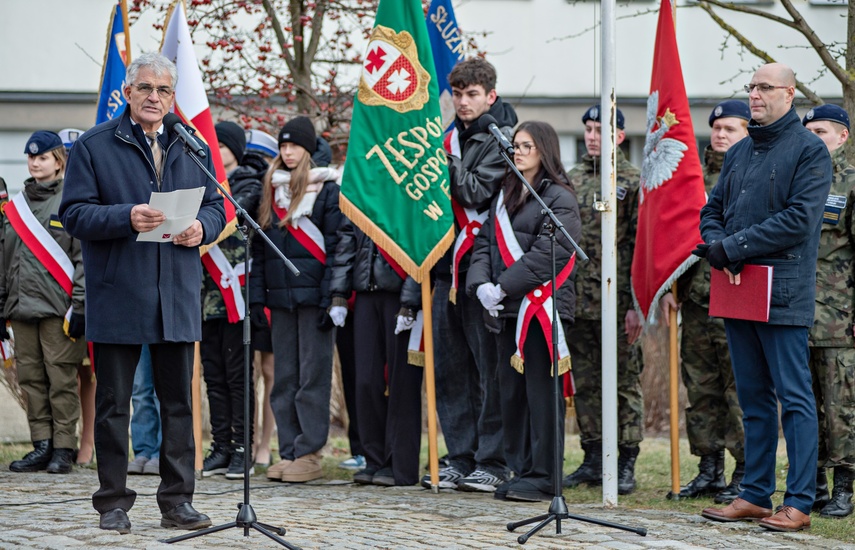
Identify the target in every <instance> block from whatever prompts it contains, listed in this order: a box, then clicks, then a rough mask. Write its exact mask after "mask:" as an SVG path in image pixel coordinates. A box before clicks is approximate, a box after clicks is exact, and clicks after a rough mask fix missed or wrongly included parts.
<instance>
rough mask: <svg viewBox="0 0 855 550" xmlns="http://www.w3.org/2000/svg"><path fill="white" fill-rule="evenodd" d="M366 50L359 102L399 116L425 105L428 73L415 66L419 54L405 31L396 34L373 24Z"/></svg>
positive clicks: (428, 80) (410, 36) (422, 68)
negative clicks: (383, 108) (380, 107)
mask: <svg viewBox="0 0 855 550" xmlns="http://www.w3.org/2000/svg"><path fill="white" fill-rule="evenodd" d="M366 51H367V53H366V55H365V61H364V62H363V63H362V78H361V79H360V81H359V100H360V101H361V102H362V103H364V104H365V105H372V106H379V105H383V106H386V107H389V108H390V109H394V110H396V111H398V112H399V113H406V112H408V111H414V110H419V109H421V108H422V107H423V106H424V104H425V103H427V101H428V98H429V95H428V83H430V74H428V72H427V71H426V70H425V69H424V67H422V65H421V64H420V63H419V52H418V49H417V48H416V43H415V41H414V40H413V36H412V35H411V34H410V33H409V32H407V31H401V32H398V33H396V32H395V31H394V30H393V29H390V28H389V27H384V26H382V25H377V26H376V27H374V30H373V31H372V32H371V40H370V41H369V43H368V49H367V50H366Z"/></svg>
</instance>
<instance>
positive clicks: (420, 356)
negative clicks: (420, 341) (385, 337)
mask: <svg viewBox="0 0 855 550" xmlns="http://www.w3.org/2000/svg"><path fill="white" fill-rule="evenodd" d="M407 363H409V364H411V365H413V366H415V367H424V366H425V352H423V351H415V350H407Z"/></svg>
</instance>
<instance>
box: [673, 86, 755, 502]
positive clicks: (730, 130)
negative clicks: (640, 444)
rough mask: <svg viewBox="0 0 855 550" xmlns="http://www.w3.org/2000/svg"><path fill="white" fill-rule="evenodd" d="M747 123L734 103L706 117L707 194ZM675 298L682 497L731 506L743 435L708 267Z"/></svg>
mask: <svg viewBox="0 0 855 550" xmlns="http://www.w3.org/2000/svg"><path fill="white" fill-rule="evenodd" d="M750 119H751V110H750V109H749V108H748V104H747V103H746V102H744V101H739V100H735V99H732V100H728V101H723V102H721V103H719V104H718V105H716V106H715V107H714V108H713V110H712V112H711V113H710V118H709V124H710V128H712V132H711V135H710V145H709V146H707V148H706V150H704V188H705V189H706V192H707V193H709V192H710V190H712V188H713V187H714V186H715V184H716V183H717V182H718V177H719V174H720V172H721V165H722V162H724V154H725V152H726V151H727V150H728V149H730V146H731V145H733V144H734V143H736V142H737V141H739V140H741V139H742V138H744V137H746V136H747V135H748V121H749V120H750ZM677 298H678V300H679V303H677V302H675V300H674V296H673V294H671V293H667V294H665V295H664V296H663V297H662V299H661V300H660V307H661V308H662V314H663V315H662V317H663V318H664V319H665V324H666V325H668V324H670V317H669V313H670V310H671V309H679V310H680V311H681V312H682V319H683V322H682V325H683V337H682V342H683V344H682V348H681V350H680V355H681V359H682V362H681V365H682V366H681V371H682V372H681V374H682V378H683V384H684V385H685V386H686V392H687V394H688V398H689V406H688V407H686V435H688V437H689V449H690V451H691V453H692V454H693V455H695V456H699V457H700V458H701V460H700V464H699V465H698V475H697V476H696V477H695V478H694V479H693V480H692V481H690V482H689V483H688V484H687V485H686V486H685V487H682V488H681V489H680V498H696V497H700V496H705V495H715V501H716V502H718V503H720V504H723V503H730V502H732V501H733V500H734V499H735V498H736V497H738V496H739V484H740V482H741V481H742V476H743V474H744V473H745V432H744V431H743V429H742V409H741V408H740V407H739V399H738V398H737V396H736V382H735V380H734V378H733V368H732V367H731V364H730V352H729V351H728V348H727V337H726V336H725V333H724V320H723V319H721V318H713V317H710V316H709V305H710V266H709V263H708V262H697V263H696V264H694V265H693V266H692V267H691V268H690V269H689V270H688V271H687V272H686V273H684V274H683V276H682V277H680V279H679V281H678V282H677ZM725 448H726V449H727V450H729V451H730V454H731V455H733V458H735V459H736V468H735V469H734V471H733V476H732V477H731V481H730V484H727V480H726V479H725V476H724V450H725ZM668 496H669V498H670V497H671V495H670V494H669V495H668Z"/></svg>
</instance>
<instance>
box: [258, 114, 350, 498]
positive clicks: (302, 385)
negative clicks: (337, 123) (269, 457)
mask: <svg viewBox="0 0 855 550" xmlns="http://www.w3.org/2000/svg"><path fill="white" fill-rule="evenodd" d="M320 144H322V145H323V147H319V145H320ZM330 156H331V155H330V151H329V147H328V146H327V145H326V142H322V140H319V139H318V138H317V136H316V134H315V129H314V126H313V125H312V122H311V121H310V120H309V119H308V118H306V117H297V118H295V119H293V120H291V121H289V122H288V123H287V124H286V125H285V126H284V127H283V128H282V130H281V131H280V132H279V154H278V155H277V156H276V158H274V159H273V161H272V162H271V164H270V169H269V170H268V171H267V174H266V175H265V177H264V186H263V188H262V191H261V193H262V195H261V204H260V206H259V214H258V224H259V225H260V226H261V228H262V230H263V231H264V232H265V233H266V234H267V236H268V237H270V239H271V241H273V243H274V245H276V246H277V247H278V248H279V250H281V251H282V252H283V253H284V254H285V256H286V257H288V259H289V260H291V261H292V262H293V263H294V265H295V266H296V267H297V269H298V270H299V271H300V275H299V276H295V275H294V274H293V273H291V271H290V270H289V269H288V268H287V267H286V266H285V264H284V262H283V261H282V260H281V259H280V258H279V257H278V256H277V255H276V253H275V252H274V251H273V250H271V249H269V248H268V245H267V243H265V242H264V241H263V240H262V239H260V238H258V237H256V238H255V239H253V245H252V274H251V276H250V278H249V286H250V315H251V320H252V322H253V324H255V325H256V326H262V325H265V324H266V323H267V318H266V315H265V313H264V307H267V308H268V309H269V310H270V330H271V333H272V340H273V357H274V376H273V377H274V381H273V390H272V392H271V395H270V405H271V407H272V408H273V416H274V418H275V419H276V428H277V431H278V434H279V456H280V458H281V459H282V460H281V462H279V463H278V464H275V465H273V466H271V467H270V468H269V469H268V470H267V477H268V478H269V479H277V480H281V481H288V482H292V483H293V482H303V481H311V480H313V479H318V478H320V477H321V476H322V475H323V472H322V470H321V453H320V451H321V449H322V448H323V446H324V445H325V444H326V441H327V435H328V432H329V402H330V385H331V380H332V359H333V342H334V339H335V332H334V331H333V330H332V328H333V324H332V319H330V317H329V314H328V313H327V310H328V308H329V307H330V304H331V296H330V277H331V274H332V260H333V255H334V253H335V248H336V244H337V242H338V237H337V235H336V231H337V229H338V226H339V224H340V223H341V220H342V214H341V211H340V210H339V207H338V194H339V188H338V185H337V184H336V182H335V179H336V177H337V172H336V171H335V170H333V169H330V168H325V167H319V166H317V165H318V164H323V165H324V166H325V165H326V164H328V163H329V161H330V160H331V159H330ZM322 157H323V158H322ZM313 159H314V160H313Z"/></svg>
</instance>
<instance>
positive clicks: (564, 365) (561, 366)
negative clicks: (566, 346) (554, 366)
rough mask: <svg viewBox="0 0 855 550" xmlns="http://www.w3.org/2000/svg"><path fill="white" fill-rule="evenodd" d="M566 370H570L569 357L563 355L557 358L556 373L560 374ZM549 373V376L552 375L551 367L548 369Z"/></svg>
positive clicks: (566, 371)
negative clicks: (561, 357)
mask: <svg viewBox="0 0 855 550" xmlns="http://www.w3.org/2000/svg"><path fill="white" fill-rule="evenodd" d="M568 372H570V357H565V358H563V359H559V360H558V375H559V376H561V375H562V374H566V373H568ZM549 374H550V376H551V375H552V372H551V369H550V373H549Z"/></svg>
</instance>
